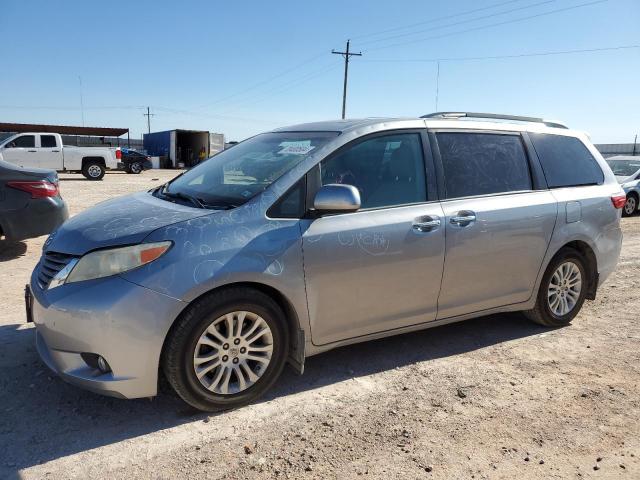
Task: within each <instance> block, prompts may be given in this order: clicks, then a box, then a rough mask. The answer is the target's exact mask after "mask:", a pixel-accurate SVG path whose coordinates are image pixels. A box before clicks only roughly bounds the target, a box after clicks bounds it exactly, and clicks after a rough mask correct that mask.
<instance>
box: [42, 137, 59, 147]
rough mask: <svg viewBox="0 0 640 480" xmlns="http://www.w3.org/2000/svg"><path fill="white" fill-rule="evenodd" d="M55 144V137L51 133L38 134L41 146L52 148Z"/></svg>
mask: <svg viewBox="0 0 640 480" xmlns="http://www.w3.org/2000/svg"><path fill="white" fill-rule="evenodd" d="M55 146H56V137H54V136H53V135H40V147H41V148H54V147H55Z"/></svg>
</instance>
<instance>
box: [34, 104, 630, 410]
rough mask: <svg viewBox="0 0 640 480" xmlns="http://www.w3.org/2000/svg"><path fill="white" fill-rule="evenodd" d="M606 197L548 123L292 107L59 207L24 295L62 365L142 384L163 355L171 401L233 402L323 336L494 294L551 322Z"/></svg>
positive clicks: (577, 273)
mask: <svg viewBox="0 0 640 480" xmlns="http://www.w3.org/2000/svg"><path fill="white" fill-rule="evenodd" d="M624 203H625V195H624V192H623V190H622V188H621V187H620V185H619V183H618V182H617V181H616V179H615V177H614V175H613V173H612V172H611V169H610V168H609V167H608V166H607V164H606V163H605V161H604V160H603V158H602V157H601V155H600V154H599V153H598V151H597V150H596V149H595V148H594V147H593V145H592V144H591V142H590V141H589V140H588V138H587V136H586V135H584V134H582V133H579V132H576V131H573V130H570V129H568V128H566V127H565V126H563V125H562V124H559V123H554V122H546V121H543V120H540V119H535V118H529V117H513V116H500V115H491V114H471V113H438V114H432V115H427V116H425V117H422V118H415V119H365V120H342V121H332V122H319V123H310V124H304V125H296V126H292V127H287V128H282V129H279V130H275V131H271V132H268V133H264V134H261V135H257V136H255V137H252V138H250V139H248V140H246V141H244V142H242V143H239V144H237V145H235V146H234V147H233V148H230V149H228V150H225V151H224V152H222V153H220V154H218V155H216V156H214V157H211V158H210V159H208V160H207V161H205V162H203V163H201V164H199V165H197V166H196V167H194V168H192V169H190V170H188V171H186V172H184V173H183V174H181V175H179V176H178V177H176V178H175V179H173V180H172V181H170V182H168V183H167V184H165V185H163V186H161V187H159V188H156V189H154V190H151V191H148V192H142V193H137V194H133V195H129V196H126V197H122V198H116V199H113V200H109V201H107V202H104V203H102V204H100V206H98V207H94V208H90V209H88V210H86V211H85V212H83V213H81V214H79V215H76V216H75V217H73V218H71V219H70V220H68V221H67V222H66V223H65V224H64V225H63V226H62V227H60V228H59V229H58V230H57V232H55V233H54V234H52V235H51V236H50V237H49V238H48V240H47V241H46V243H45V245H44V251H43V254H42V258H41V259H40V262H39V263H38V265H37V266H36V268H35V270H34V272H33V275H32V278H31V283H30V286H29V288H28V289H27V292H26V293H27V294H26V298H27V312H28V317H29V318H30V319H32V320H33V321H34V322H35V325H36V327H37V335H36V337H37V348H38V351H39V353H40V355H41V357H42V358H43V360H44V361H45V362H46V363H47V364H48V365H49V367H50V368H51V369H53V370H54V371H55V372H57V373H58V374H59V375H60V376H62V378H64V379H65V380H67V381H69V382H71V383H74V384H76V385H79V386H81V387H84V388H87V389H90V390H93V391H96V392H99V393H104V394H107V395H113V396H117V397H122V398H136V397H151V396H154V395H156V394H157V389H158V377H159V375H160V374H161V373H162V374H163V375H164V376H165V377H166V378H167V380H168V382H169V383H170V384H171V386H172V387H173V389H174V390H175V391H176V392H177V394H178V395H179V396H180V397H182V398H183V399H184V400H185V401H186V402H187V403H189V404H190V405H192V406H194V407H196V408H198V409H202V410H218V409H225V408H232V407H236V406H238V405H241V404H245V403H247V402H250V401H252V400H253V399H255V398H256V397H258V396H260V395H262V394H263V393H264V392H265V391H266V390H267V389H268V388H269V387H271V386H272V385H273V384H274V382H275V381H276V379H277V378H278V376H279V374H280V372H281V371H282V369H283V367H284V365H285V364H286V363H289V364H291V365H292V366H293V367H294V368H295V369H297V370H299V371H300V372H302V370H303V365H304V360H305V358H306V357H309V356H311V355H315V354H318V353H320V352H323V351H326V350H329V349H332V348H335V347H338V346H341V345H347V344H352V343H356V342H362V341H366V340H369V339H373V338H380V337H385V336H389V335H395V334H398V333H404V332H411V331H416V330H420V329H425V328H429V327H434V326H437V325H442V324H446V323H451V322H457V321H460V320H465V319H469V318H473V317H478V316H482V315H487V314H491V313H496V312H513V311H522V312H524V314H525V315H526V316H527V317H529V318H530V319H532V320H533V321H535V322H537V323H540V324H542V325H545V326H548V327H559V326H564V325H567V324H569V323H570V322H571V320H572V319H573V318H574V317H575V316H576V315H577V314H578V312H579V311H580V308H581V307H582V304H583V302H584V300H585V299H594V298H595V295H596V291H597V289H598V286H599V285H601V284H602V282H604V281H605V279H606V278H607V277H608V276H609V274H610V273H611V272H612V271H613V270H614V268H615V266H616V262H617V260H618V256H619V253H620V247H621V240H622V234H621V230H620V216H621V208H622V206H623V205H624Z"/></svg>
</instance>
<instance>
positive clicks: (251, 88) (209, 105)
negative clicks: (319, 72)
mask: <svg viewBox="0 0 640 480" xmlns="http://www.w3.org/2000/svg"><path fill="white" fill-rule="evenodd" d="M323 56H324V52H322V53H319V54H317V55H314V56H313V57H310V58H308V59H307V60H305V61H303V62H301V63H298V64H296V65H295V66H293V67H291V68H288V69H286V70H284V71H282V72H280V73H278V74H276V75H273V76H271V77H269V78H267V79H265V80H262V81H260V82H258V83H255V84H253V85H251V86H249V87H247V88H244V89H242V90H239V91H237V92H235V93H232V94H230V95H227V96H226V97H222V98H219V99H218V100H216V101H214V102H213V103H208V104H205V105H201V106H199V107H196V109H204V108H209V107H212V106H214V105H218V104H220V103H224V102H226V101H227V100H229V99H231V98H234V97H237V96H239V95H242V94H244V93H246V92H250V91H251V90H255V89H256V88H259V87H261V86H262V85H266V84H267V83H270V82H272V81H273V80H275V79H277V78H280V77H283V76H285V75H286V74H287V73H291V72H293V71H294V70H297V69H299V68H300V67H303V66H304V65H307V64H309V63H311V62H313V61H315V60H317V59H318V58H320V57H323Z"/></svg>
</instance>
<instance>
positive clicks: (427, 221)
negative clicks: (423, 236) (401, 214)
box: [411, 217, 440, 232]
mask: <svg viewBox="0 0 640 480" xmlns="http://www.w3.org/2000/svg"><path fill="white" fill-rule="evenodd" d="M439 226H440V219H439V218H436V217H423V218H419V219H416V221H415V222H413V225H412V226H411V227H412V228H413V229H414V230H416V231H417V232H431V231H433V230H435V229H436V228H438V227H439Z"/></svg>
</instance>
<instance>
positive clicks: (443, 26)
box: [361, 0, 556, 45]
mask: <svg viewBox="0 0 640 480" xmlns="http://www.w3.org/2000/svg"><path fill="white" fill-rule="evenodd" d="M555 1H556V0H544V1H542V2H537V3H532V4H530V5H524V6H522V7H517V8H512V9H510V10H504V11H502V12H496V13H492V14H491V15H483V16H481V17H474V18H468V19H466V20H460V21H459V22H453V23H447V24H444V25H436V26H434V27H430V28H426V29H423V30H416V31H413V32H407V33H400V34H397V35H392V36H390V37H384V38H379V39H377V40H369V41H365V42H362V43H361V45H367V44H370V43H378V42H384V41H386V40H393V39H395V38H402V37H409V36H411V35H417V34H419V33H425V32H431V31H434V30H440V29H442V28H449V27H455V26H457V25H462V24H465V23H470V22H477V21H479V20H486V19H488V18H493V17H497V16H499V15H508V14H509V13H513V12H519V11H521V10H527V9H529V8H535V7H539V6H541V5H546V4H548V3H553V2H555Z"/></svg>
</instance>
